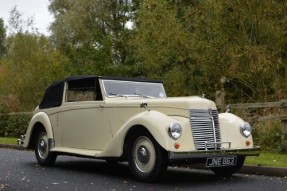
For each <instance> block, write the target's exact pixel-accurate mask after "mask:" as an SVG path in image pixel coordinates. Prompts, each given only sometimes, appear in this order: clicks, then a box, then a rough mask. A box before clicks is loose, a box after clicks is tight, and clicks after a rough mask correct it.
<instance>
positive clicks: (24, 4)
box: [0, 0, 53, 35]
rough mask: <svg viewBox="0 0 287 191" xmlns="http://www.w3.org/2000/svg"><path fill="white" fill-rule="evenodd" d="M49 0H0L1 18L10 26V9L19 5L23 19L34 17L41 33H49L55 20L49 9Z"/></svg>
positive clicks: (18, 8)
mask: <svg viewBox="0 0 287 191" xmlns="http://www.w3.org/2000/svg"><path fill="white" fill-rule="evenodd" d="M49 4H50V2H49V0H0V18H2V19H3V20H4V23H5V26H8V20H9V17H10V11H11V10H12V9H13V8H14V6H17V10H18V11H19V12H20V13H21V14H22V19H24V20H27V19H28V18H30V17H33V18H34V22H35V26H34V27H36V28H38V31H39V32H40V33H41V34H45V35H49V30H48V27H49V25H50V24H51V23H52V22H53V16H52V15H51V14H50V12H49V10H48V6H49Z"/></svg>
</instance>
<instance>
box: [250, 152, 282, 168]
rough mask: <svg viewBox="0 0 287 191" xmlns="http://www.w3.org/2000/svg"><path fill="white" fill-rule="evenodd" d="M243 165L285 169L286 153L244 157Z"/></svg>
mask: <svg viewBox="0 0 287 191" xmlns="http://www.w3.org/2000/svg"><path fill="white" fill-rule="evenodd" d="M245 164H249V165H256V166H274V167H287V153H285V154H284V153H282V154H279V153H266V152H264V153H261V154H260V155H259V156H258V157H246V160H245Z"/></svg>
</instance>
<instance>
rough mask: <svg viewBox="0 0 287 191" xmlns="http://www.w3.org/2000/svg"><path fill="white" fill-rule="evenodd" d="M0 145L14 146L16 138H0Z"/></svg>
mask: <svg viewBox="0 0 287 191" xmlns="http://www.w3.org/2000/svg"><path fill="white" fill-rule="evenodd" d="M0 144H8V145H16V144H17V138H10V137H0Z"/></svg>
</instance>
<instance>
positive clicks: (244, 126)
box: [240, 122, 252, 138]
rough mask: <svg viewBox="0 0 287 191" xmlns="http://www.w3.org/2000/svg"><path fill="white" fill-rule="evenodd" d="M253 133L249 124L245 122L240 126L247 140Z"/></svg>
mask: <svg viewBox="0 0 287 191" xmlns="http://www.w3.org/2000/svg"><path fill="white" fill-rule="evenodd" d="M251 131H252V129H251V125H250V124H249V123H248V122H244V123H242V125H241V126H240V133H241V135H242V136H243V137H245V138H248V137H249V136H250V135H251Z"/></svg>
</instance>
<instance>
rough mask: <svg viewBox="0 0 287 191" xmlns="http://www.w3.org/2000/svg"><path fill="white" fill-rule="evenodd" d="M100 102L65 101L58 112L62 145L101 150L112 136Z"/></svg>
mask: <svg viewBox="0 0 287 191" xmlns="http://www.w3.org/2000/svg"><path fill="white" fill-rule="evenodd" d="M102 104H103V103H101V102H85V103H80V102H78V103H67V104H65V106H64V107H63V108H65V110H64V111H62V112H61V113H59V119H60V125H61V135H62V138H61V141H62V146H63V147H70V148H77V149H89V150H103V149H104V148H105V147H106V146H107V144H108V143H109V141H110V140H111V138H112V133H111V129H110V125H109V121H108V118H107V115H106V112H105V109H104V107H103V105H102Z"/></svg>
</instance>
